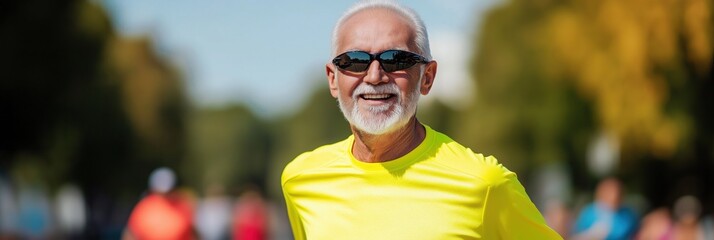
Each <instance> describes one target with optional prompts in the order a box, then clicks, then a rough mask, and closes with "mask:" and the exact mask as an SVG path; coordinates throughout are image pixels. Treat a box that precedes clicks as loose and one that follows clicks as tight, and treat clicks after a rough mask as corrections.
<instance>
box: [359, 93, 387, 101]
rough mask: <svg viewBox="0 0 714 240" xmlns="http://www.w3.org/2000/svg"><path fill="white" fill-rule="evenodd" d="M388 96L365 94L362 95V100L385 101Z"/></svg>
mask: <svg viewBox="0 0 714 240" xmlns="http://www.w3.org/2000/svg"><path fill="white" fill-rule="evenodd" d="M389 96H390V95H389V94H365V95H362V97H363V98H364V99H370V100H371V99H385V98H388V97H389Z"/></svg>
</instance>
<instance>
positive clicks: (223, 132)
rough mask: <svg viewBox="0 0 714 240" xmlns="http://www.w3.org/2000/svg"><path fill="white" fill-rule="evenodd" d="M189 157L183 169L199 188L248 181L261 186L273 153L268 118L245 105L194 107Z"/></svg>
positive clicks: (231, 186)
mask: <svg viewBox="0 0 714 240" xmlns="http://www.w3.org/2000/svg"><path fill="white" fill-rule="evenodd" d="M188 135H189V137H188V146H189V161H187V162H186V163H185V164H184V166H183V169H184V170H185V172H186V173H187V176H188V177H189V179H191V181H192V183H191V184H192V185H194V186H195V187H196V188H199V189H203V188H204V187H207V186H211V185H220V186H225V187H226V188H227V189H231V190H232V191H231V192H232V193H236V194H237V192H236V190H238V189H239V188H241V187H243V186H244V185H245V184H254V185H256V186H258V187H261V189H264V188H263V187H264V186H265V181H266V179H265V176H266V175H267V173H268V164H269V161H270V160H271V157H272V154H271V152H272V145H273V141H274V140H273V136H272V135H271V131H270V129H269V126H268V122H267V121H265V120H263V119H259V118H257V117H256V116H255V115H254V114H253V113H252V112H250V110H249V109H248V108H247V107H245V106H239V105H235V106H226V107H221V108H203V109H195V110H194V111H193V112H192V113H191V115H190V117H189V124H188Z"/></svg>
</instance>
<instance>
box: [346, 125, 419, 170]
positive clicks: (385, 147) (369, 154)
mask: <svg viewBox="0 0 714 240" xmlns="http://www.w3.org/2000/svg"><path fill="white" fill-rule="evenodd" d="M352 132H353V133H354V136H355V142H354V145H353V146H352V155H354V156H355V158H357V160H359V161H362V162H369V163H377V162H387V161H390V160H394V159H397V158H399V157H401V156H404V155H406V154H407V153H409V152H410V151H412V150H414V148H416V147H417V146H419V144H420V143H421V142H422V141H424V138H425V137H426V129H424V126H422V125H421V124H420V123H419V121H417V120H416V118H415V117H412V118H411V119H409V122H408V123H407V124H406V125H404V127H402V128H400V129H398V130H396V131H393V132H391V133H386V134H382V135H372V134H368V133H365V132H362V131H359V130H357V129H355V128H354V127H352Z"/></svg>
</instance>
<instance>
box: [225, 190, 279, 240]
mask: <svg viewBox="0 0 714 240" xmlns="http://www.w3.org/2000/svg"><path fill="white" fill-rule="evenodd" d="M268 213H269V212H268V205H267V203H266V201H265V199H264V198H263V196H262V195H261V193H260V191H259V190H258V188H257V187H253V186H248V187H246V189H245V190H244V191H243V193H241V194H240V196H239V197H238V199H237V200H236V206H235V209H234V212H233V239H235V240H265V239H268V237H269V236H268V233H269V232H270V229H269V223H270V221H269V219H268V216H269V214H268Z"/></svg>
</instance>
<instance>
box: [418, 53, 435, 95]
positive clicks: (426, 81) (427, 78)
mask: <svg viewBox="0 0 714 240" xmlns="http://www.w3.org/2000/svg"><path fill="white" fill-rule="evenodd" d="M436 67H437V64H436V61H431V62H429V63H427V64H426V67H425V69H424V74H423V75H422V81H421V86H419V89H420V90H419V91H420V92H421V94H422V95H427V94H429V91H431V86H433V85H434V79H435V78H436Z"/></svg>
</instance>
